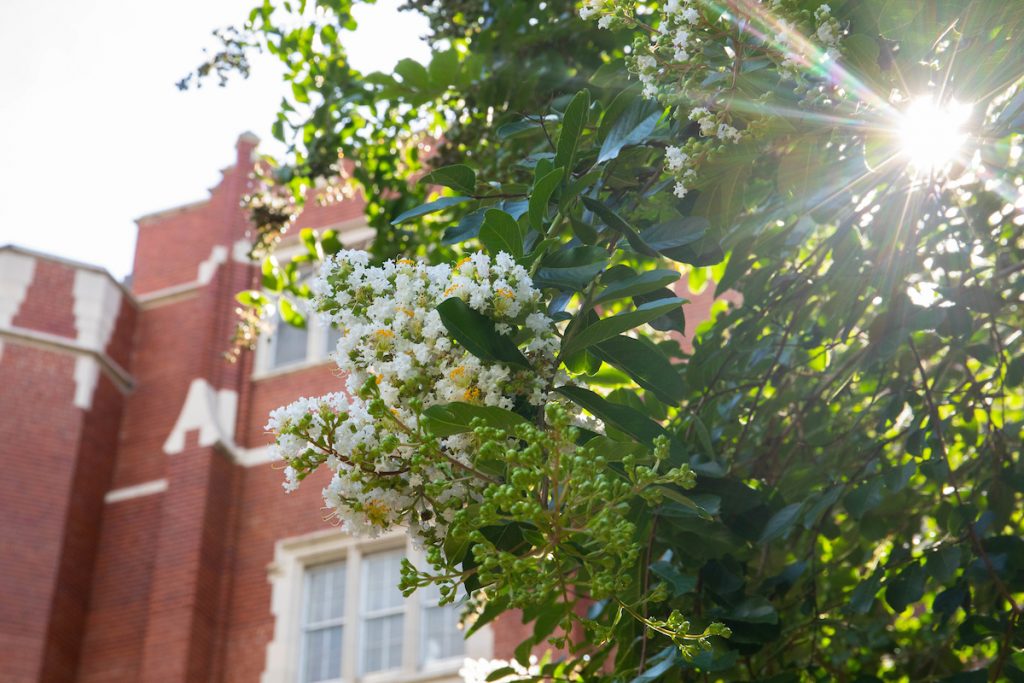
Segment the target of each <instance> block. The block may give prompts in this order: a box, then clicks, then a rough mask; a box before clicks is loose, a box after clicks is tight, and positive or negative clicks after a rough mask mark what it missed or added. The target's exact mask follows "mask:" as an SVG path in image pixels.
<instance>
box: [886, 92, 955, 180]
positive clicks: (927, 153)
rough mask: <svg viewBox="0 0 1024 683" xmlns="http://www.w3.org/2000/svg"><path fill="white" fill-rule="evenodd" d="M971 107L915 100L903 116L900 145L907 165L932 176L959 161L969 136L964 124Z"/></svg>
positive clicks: (953, 103) (923, 99)
mask: <svg viewBox="0 0 1024 683" xmlns="http://www.w3.org/2000/svg"><path fill="white" fill-rule="evenodd" d="M970 115H971V107H970V105H967V104H961V103H959V102H957V101H956V100H950V101H949V102H946V103H944V104H940V103H939V102H936V101H935V100H934V99H933V98H931V97H920V98H918V99H915V100H913V101H912V102H911V103H910V105H909V106H908V107H907V108H906V109H905V110H904V111H903V113H902V114H901V115H900V125H899V142H900V147H901V151H902V153H903V154H904V155H905V156H906V158H907V161H908V162H909V163H910V164H911V165H912V166H914V167H916V168H917V169H918V170H921V171H925V172H930V171H937V170H940V169H942V168H943V167H945V166H947V165H948V164H949V163H950V162H952V161H953V160H955V159H956V157H957V155H958V154H959V153H960V150H961V149H962V148H963V146H964V143H965V142H966V141H967V132H966V131H965V130H964V124H966V123H967V119H968V118H969V117H970Z"/></svg>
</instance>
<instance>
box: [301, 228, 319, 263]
mask: <svg viewBox="0 0 1024 683" xmlns="http://www.w3.org/2000/svg"><path fill="white" fill-rule="evenodd" d="M299 239H300V240H301V241H302V244H303V245H304V246H305V247H306V252H307V253H308V254H309V255H310V256H312V257H313V258H315V259H318V258H320V252H319V251H317V248H316V233H315V232H314V231H313V229H312V228H303V229H302V230H299Z"/></svg>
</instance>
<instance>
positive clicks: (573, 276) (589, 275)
mask: <svg viewBox="0 0 1024 683" xmlns="http://www.w3.org/2000/svg"><path fill="white" fill-rule="evenodd" d="M607 264H608V252H606V251H605V250H604V249H602V248H601V247H597V246H587V247H570V248H568V249H563V250H561V251H556V252H554V253H552V254H549V255H547V256H546V257H544V260H543V261H542V262H541V267H540V268H539V269H538V270H537V272H536V273H535V274H534V276H533V282H534V284H536V285H537V286H538V287H556V288H558V289H572V290H576V291H582V290H583V289H585V288H586V287H587V285H589V284H590V283H591V282H593V280H594V278H596V277H597V276H598V275H600V274H601V271H603V270H604V268H605V266H606V265H607Z"/></svg>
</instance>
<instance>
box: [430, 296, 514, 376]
mask: <svg viewBox="0 0 1024 683" xmlns="http://www.w3.org/2000/svg"><path fill="white" fill-rule="evenodd" d="M437 312H438V313H439V314H440V315H441V322H443V323H444V326H445V328H446V329H447V330H448V332H449V333H450V334H451V335H452V337H454V338H455V341H457V342H459V343H460V344H462V346H464V347H465V348H466V350H467V351H469V352H470V353H471V354H473V355H474V356H476V357H477V358H479V359H481V360H486V361H499V362H502V363H508V364H509V365H517V366H519V367H524V368H529V367H530V362H529V361H528V360H526V356H524V355H523V353H522V351H520V350H519V347H518V346H516V344H515V342H514V341H512V338H511V337H506V336H505V335H503V334H499V333H498V331H497V330H495V329H494V321H493V320H491V319H490V318H488V317H487V316H486V315H484V314H482V313H478V312H477V311H474V310H473V309H472V308H470V307H469V304H467V303H466V302H465V301H463V300H462V299H459V298H457V297H452V298H449V299H445V300H444V301H442V302H441V303H439V304H438V305H437Z"/></svg>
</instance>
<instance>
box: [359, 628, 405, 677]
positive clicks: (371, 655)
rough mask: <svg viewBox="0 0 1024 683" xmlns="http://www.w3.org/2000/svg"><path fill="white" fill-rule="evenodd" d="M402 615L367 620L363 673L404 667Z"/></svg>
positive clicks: (364, 630) (364, 631)
mask: <svg viewBox="0 0 1024 683" xmlns="http://www.w3.org/2000/svg"><path fill="white" fill-rule="evenodd" d="M402 622H403V617H402V615H401V614H395V615H393V616H390V617H375V618H373V619H367V620H366V621H365V624H364V628H363V652H362V654H363V657H362V660H363V666H362V669H363V673H364V674H366V673H373V672H374V671H387V670H388V669H398V668H400V667H401V666H402Z"/></svg>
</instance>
